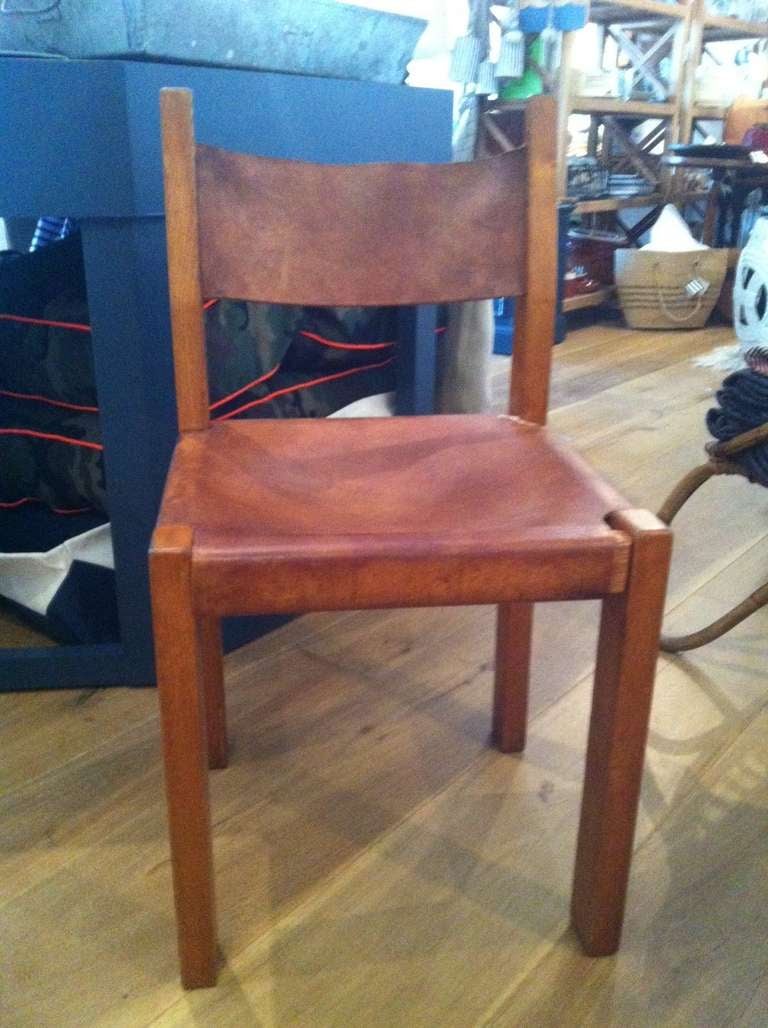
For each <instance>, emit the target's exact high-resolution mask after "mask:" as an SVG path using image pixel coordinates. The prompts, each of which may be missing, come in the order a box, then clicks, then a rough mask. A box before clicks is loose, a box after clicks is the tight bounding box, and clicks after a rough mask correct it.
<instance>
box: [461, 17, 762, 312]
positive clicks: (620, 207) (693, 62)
mask: <svg viewBox="0 0 768 1028" xmlns="http://www.w3.org/2000/svg"><path fill="white" fill-rule="evenodd" d="M589 17H590V22H592V23H594V24H596V25H597V26H599V31H600V34H601V36H602V40H603V43H602V45H603V46H605V41H606V40H608V39H610V40H612V41H613V43H614V44H615V46H616V47H617V49H618V51H619V53H620V54H621V55H622V56H623V57H624V58H625V59H626V62H627V64H628V66H629V67H631V68H632V69H634V81H635V84H637V82H640V83H642V87H643V91H644V92H647V93H648V94H649V95H648V97H647V98H645V97H643V98H637V97H634V96H630V98H628V99H626V100H624V99H620V98H618V97H613V96H581V95H579V94H578V92H577V89H578V84H577V83H574V81H573V76H572V71H571V69H572V66H573V56H574V48H575V47H576V46H577V45H578V43H577V37H578V33H566V35H565V36H564V38H563V55H562V66H561V74H560V76H559V80H558V83H557V89H556V96H557V100H558V136H559V160H558V173H559V192H560V196H561V197H562V198H563V199H572V200H573V202H574V203H575V209H576V211H577V213H578V214H580V215H583V216H585V217H586V219H587V224H592V225H594V226H595V227H599V228H603V229H605V228H607V227H608V226H609V225H612V224H615V225H617V226H618V227H620V228H622V229H625V230H626V228H627V225H626V224H625V223H624V222H623V221H622V212H623V211H626V210H636V211H639V212H640V214H641V222H640V225H639V228H642V227H643V224H648V223H651V222H652V220H653V212H654V211H655V210H657V209H658V208H659V207H660V206H661V205H663V204H664V203H667V202H668V201H670V200H673V201H675V202H676V203H691V202H697V201H702V200H705V199H706V197H707V195H708V194H707V192H706V191H702V190H701V189H695V190H691V189H688V190H685V191H684V184H683V179H682V178H681V177H680V176H679V175H678V174H676V172H675V170H674V169H673V168H672V167H670V166H667V165H662V164H661V162H660V155H661V151H662V150H665V149H666V148H667V147H668V146H669V145H670V144H672V143H679V142H690V141H691V138H692V135H693V132H694V127H695V125H696V123H697V122H699V121H717V120H721V119H723V118H724V117H725V115H726V113H727V110H728V107H727V106H726V105H723V104H709V103H703V102H700V101H697V100H696V98H695V89H694V87H695V75H696V69H697V68H698V66H699V64H700V62H701V60H702V57H703V56H704V52H705V47H706V46H707V44H709V43H713V42H719V41H722V40H739V39H744V40H748V39H758V38H764V37H768V23H766V22H746V21H742V20H740V19H737V18H726V17H720V16H717V15H713V14H711V13H710V12H709V11H708V10H707V8H706V4H705V0H690V2H687V3H683V2H673V3H663V2H661V0H592V5H591V9H590V15H589ZM662 61H663V62H664V63H663V65H662ZM662 69H663V70H662ZM523 107H524V101H513V102H504V101H498V102H492V103H490V104H488V105H486V107H485V109H484V110H483V112H482V115H481V119H482V124H483V133H482V135H483V137H484V139H483V141H482V142H481V146H480V151H481V152H484V153H492V152H494V151H498V150H499V149H504V148H505V147H506V146H507V145H510V141H511V140H513V139H514V138H515V127H514V126H515V117H514V114H515V112H519V111H520V110H521V109H522V108H523ZM572 115H586V116H588V117H589V118H590V128H589V132H588V136H587V152H588V154H589V155H591V156H595V157H597V159H598V161H599V162H600V163H601V164H602V165H603V166H604V167H608V168H609V171H610V172H612V173H616V174H631V175H638V176H639V177H641V178H642V179H643V181H644V184H645V188H644V189H643V190H642V191H638V193H637V194H634V195H608V196H597V197H595V198H585V199H578V198H572V197H568V190H567V154H568V140H569V132H568V123H569V119H570V118H571V116H572ZM642 122H646V123H648V128H647V131H645V133H644V137H643V138H642V139H641V140H640V141H639V142H638V141H637V139H636V135H637V133H634V134H633V129H635V128H636V126H637V125H639V124H640V123H642ZM644 210H645V211H647V214H643V211H644ZM643 219H645V220H644V221H643ZM630 220H631V219H630ZM613 292H614V290H613V288H612V287H610V288H606V289H604V290H599V291H597V292H595V293H589V294H586V295H585V296H583V297H573V298H571V299H569V300H567V301H566V302H565V305H564V309H565V310H566V311H572V310H580V309H583V308H586V307H593V306H597V305H599V304H601V303H604V302H606V301H607V300H609V299H610V297H611V296H612V294H613Z"/></svg>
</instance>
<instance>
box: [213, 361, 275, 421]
mask: <svg viewBox="0 0 768 1028" xmlns="http://www.w3.org/2000/svg"><path fill="white" fill-rule="evenodd" d="M279 370H280V365H279V364H275V366H274V368H272V370H271V371H267V372H266V373H265V374H263V375H261V376H260V377H259V378H254V380H253V382H249V383H248V385H244V386H241V387H240V388H239V389H236V390H235V392H234V393H230V394H229V396H222V398H221V399H220V400H217V401H216V403H212V404H211V408H210V409H211V410H216V409H217V408H218V407H223V406H224V404H225V403H229V402H230V401H231V400H236V399H237V397H238V396H242V394H243V393H247V392H248V390H249V389H253V388H254V386H257V385H261V383H262V382H266V381H267V379H270V378H272V376H273V375H275V374H277V372H278V371H279Z"/></svg>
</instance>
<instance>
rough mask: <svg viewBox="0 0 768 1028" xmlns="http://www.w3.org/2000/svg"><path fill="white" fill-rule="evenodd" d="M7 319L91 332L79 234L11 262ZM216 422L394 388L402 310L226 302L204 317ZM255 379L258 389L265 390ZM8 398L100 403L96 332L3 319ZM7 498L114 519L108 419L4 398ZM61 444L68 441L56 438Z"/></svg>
mask: <svg viewBox="0 0 768 1028" xmlns="http://www.w3.org/2000/svg"><path fill="white" fill-rule="evenodd" d="M0 283H2V285H1V287H0V313H6V314H14V315H19V314H20V315H23V316H25V317H35V318H42V319H46V320H52V321H63V322H74V323H76V324H88V311H87V304H86V299H85V282H84V275H83V268H82V258H81V255H80V245H79V236H78V234H77V233H76V234H75V235H73V236H72V237H70V238H68V239H66V240H64V241H62V242H60V243H53V244H51V245H50V246H48V247H46V248H44V249H43V250H40V251H38V252H36V253H33V254H25V255H22V256H20V257H17V258H14V259H12V260H9V261H7V262H4V265H3V274H2V276H0ZM205 321H206V337H207V346H208V371H209V386H210V393H211V402H212V412H211V413H212V417H213V418H227V417H230V416H234V417H248V418H264V417H271V418H274V417H285V418H287V417H325V416H327V415H328V414H331V413H332V412H333V411H336V410H339V409H340V408H341V407H345V406H347V404H350V403H352V402H354V401H355V400H358V399H360V398H362V397H364V396H369V395H372V394H375V393H380V392H386V391H388V390H390V389H392V388H393V386H394V360H393V358H394V350H395V347H394V345H393V341H394V338H395V333H396V327H397V323H396V311H394V310H392V309H385V308H376V309H369V308H335V309H327V308H303V307H288V306H280V307H278V306H273V305H268V304H258V303H250V302H246V301H237V300H222V301H219V302H218V303H216V304H214V305H213V306H212V307H210V308H209V309H208V310H207V312H206V315H205ZM254 383H255V384H254ZM0 390H5V391H6V393H7V392H13V393H23V394H27V395H29V396H33V397H47V398H48V399H49V400H56V401H60V402H64V403H71V404H76V405H85V406H96V405H97V398H96V389H95V383H94V375H93V361H92V349H91V339H90V335H89V334H88V333H87V332H81V331H77V330H73V329H67V328H60V327H55V326H48V325H30V324H27V323H24V322H15V321H8V320H0ZM2 427H4V428H10V429H13V430H21V433H22V434H15V433H14V434H0V502H4V503H14V502H16V501H17V500H19V499H22V498H25V497H30V498H33V499H38V500H41V501H43V502H44V503H46V504H47V505H48V506H50V507H52V508H63V509H72V508H78V509H79V508H82V507H89V508H92V509H94V510H96V511H104V512H107V506H106V503H107V497H106V488H105V481H104V470H103V463H102V455H101V451H100V450H99V449H94V448H92V447H90V446H82V445H79V444H81V443H82V442H86V443H93V444H100V441H101V440H100V428H99V420H98V414H97V413H89V412H86V411H73V410H69V409H66V408H62V407H56V406H52V405H50V404H48V403H44V402H41V401H40V400H38V399H26V400H25V399H19V398H11V397H8V396H1V395H0V428H2ZM52 435H53V436H61V437H64V440H68V441H62V440H61V439H51V438H47V437H49V436H52Z"/></svg>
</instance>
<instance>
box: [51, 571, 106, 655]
mask: <svg viewBox="0 0 768 1028" xmlns="http://www.w3.org/2000/svg"><path fill="white" fill-rule="evenodd" d="M45 614H46V620H47V622H48V625H49V630H50V632H51V634H52V635H53V636H54V638H56V639H60V640H62V641H63V642H67V643H72V642H76V643H105V642H117V641H118V639H119V635H120V628H119V626H118V623H117V604H116V603H115V573H114V571H113V570H112V569H111V568H103V567H101V566H100V565H98V564H88V563H87V562H86V561H82V560H75V561H73V562H72V566H71V567H70V569H69V574H68V575H67V577H66V578H65V579H64V581H63V582H62V583H61V585H60V586H59V588H58V589H57V590H56V594H55V596H54V597H53V599H52V600H51V602H50V603H49V604H48V609H47V610H46V612H45Z"/></svg>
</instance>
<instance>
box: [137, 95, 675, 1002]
mask: <svg viewBox="0 0 768 1028" xmlns="http://www.w3.org/2000/svg"><path fill="white" fill-rule="evenodd" d="M161 106H162V118H163V153H164V168H165V188H166V213H167V229H168V260H169V276H170V292H171V311H172V323H173V345H174V359H175V368H176V392H177V404H178V416H179V428H180V432H181V437H180V440H179V443H178V445H177V448H176V451H175V455H174V458H173V462H172V465H171V469H170V471H169V474H168V481H167V486H166V491H165V496H164V500H163V504H162V510H161V513H160V516H159V521H158V525H157V528H156V531H155V534H154V537H153V542H152V550H151V556H150V565H151V581H152V599H153V614H154V629H155V646H156V656H157V675H158V685H159V692H160V705H161V716H162V727H163V740H164V756H165V767H166V785H167V796H168V811H169V822H170V836H171V851H172V860H173V873H174V888H175V899H176V912H177V918H178V934H179V947H180V956H181V973H182V980H183V983H184V985H185V986H187V987H190V988H194V987H199V986H207V985H212V984H213V983H214V982H215V980H216V947H215V934H216V933H215V921H214V896H213V868H212V859H211V826H210V816H209V804H208V782H207V778H208V768H209V767H211V768H221V767H224V766H225V765H226V762H227V741H226V729H225V717H224V692H223V684H222V660H221V644H220V634H219V619H220V618H221V617H223V616H227V615H232V614H246V613H284V612H290V613H300V612H304V611H313V610H335V609H363V608H377V607H381V608H385V607H400V606H432V605H443V604H475V603H478V604H489V603H495V604H498V605H499V606H498V643H497V662H496V684H495V699H494V707H493V739H494V741H495V743H496V745H497V746H498V747H499V749H501V750H502V751H504V752H514V751H519V750H522V748H523V745H524V741H525V728H526V704H527V688H528V664H529V655H530V646H531V642H530V640H531V625H532V613H533V603H534V602H535V601H537V600H563V599H592V598H595V597H600V598H601V599H602V601H603V614H602V622H601V628H600V640H599V646H598V656H597V671H596V678H595V691H594V702H593V710H592V718H591V727H590V733H589V744H588V754H587V765H586V778H585V789H584V798H583V807H582V814H581V826H580V831H579V839H578V852H577V859H576V873H575V883H574V888H573V904H572V921H573V925H574V927H575V929H576V931H577V932H578V934H579V936H580V938H581V941H582V943H583V945H584V949H585V950H586V951H587V952H588V953H590V954H594V955H601V954H608V953H612V952H614V951H615V950H616V948H617V946H618V943H619V936H620V932H621V923H622V916H623V907H624V898H625V893H626V886H627V878H628V874H629V864H630V856H631V850H632V839H633V833H634V824H635V815H636V808H637V802H638V794H639V788H640V779H641V774H642V766H643V753H644V747H645V741H646V733H647V723H648V713H649V707H650V702H651V692H652V685H653V677H654V668H655V663H656V654H657V647H658V637H659V628H660V621H661V613H662V604H663V598H664V591H665V584H666V577H667V568H668V562H669V551H670V540H671V535H670V532H669V530H668V529H667V528H666V526H664V525H662V524H661V523H660V522H659V521H658V520H657V519H656V518H655V517H654V516H653V515H652V514H650V513H647V512H644V511H638V510H633V509H631V507H630V505H629V504H627V503H626V502H625V501H623V500H622V499H621V497H619V496H618V495H617V494H616V493H615V492H613V490H612V489H610V488H609V487H608V486H607V485H604V484H603V483H601V482H600V481H599V479H598V478H597V477H596V476H595V475H594V474H593V473H592V472H591V471H590V470H589V468H588V467H587V466H586V465H585V464H584V462H583V461H582V460H580V459H579V457H578V456H576V455H575V454H573V453H571V452H569V450H568V448H567V447H566V446H565V445H564V444H563V443H562V442H559V441H558V440H557V439H556V438H554V437H553V436H551V435H550V434H549V433H548V432H547V430H546V429H545V428H544V427H543V423H544V421H545V417H546V406H547V393H548V379H549V365H550V358H551V350H552V332H553V310H554V297H555V263H556V252H557V245H556V244H557V241H556V227H555V218H556V195H555V139H556V132H555V115H554V108H553V104H552V102H551V100H550V99H548V98H546V99H545V98H542V99H537V100H533V101H531V103H530V105H529V108H528V111H529V113H528V115H527V128H526V138H525V145H524V146H521V147H519V148H517V149H515V150H513V151H511V152H509V153H507V154H504V155H502V156H500V157H496V158H490V159H487V160H480V161H475V162H472V163H466V164H453V165H385V164H384V165H375V164H373V165H363V166H355V167H341V166H318V165H308V164H304V163H300V162H293V161H278V160H268V159H260V158H255V157H249V156H245V155H243V154H237V153H230V152H227V151H224V150H219V149H214V148H211V147H207V146H196V145H195V140H194V132H193V126H192V100H191V94H190V93H189V92H187V91H185V90H178V89H170V90H163V92H162V98H161ZM503 295H517V296H518V297H519V298H520V299H519V300H518V304H517V317H516V331H515V349H514V372H513V379H512V390H511V416H505V417H492V416H482V415H478V416H463V415H461V416H447V417H446V416H434V417H432V416H428V417H402V418H379V419H375V418H372V419H361V420H345V419H340V420H331V421H314V420H300V419H297V420H287V421H286V420H279V421H278V420H274V421H273V420H261V421H247V420H246V421H244V420H237V421H233V420H224V421H222V420H219V421H214V422H213V423H211V421H210V418H209V411H208V394H207V386H206V371H205V357H204V338H203V323H202V318H201V310H202V303H203V297H204V296H205V297H239V298H255V299H259V300H264V301H269V302H273V303H284V302H290V303H298V304H306V305H329V306H334V305H360V304H362V305H391V304H419V303H426V304H431V303H435V302H437V301H438V300H464V299H468V298H480V297H492V296H503Z"/></svg>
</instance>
